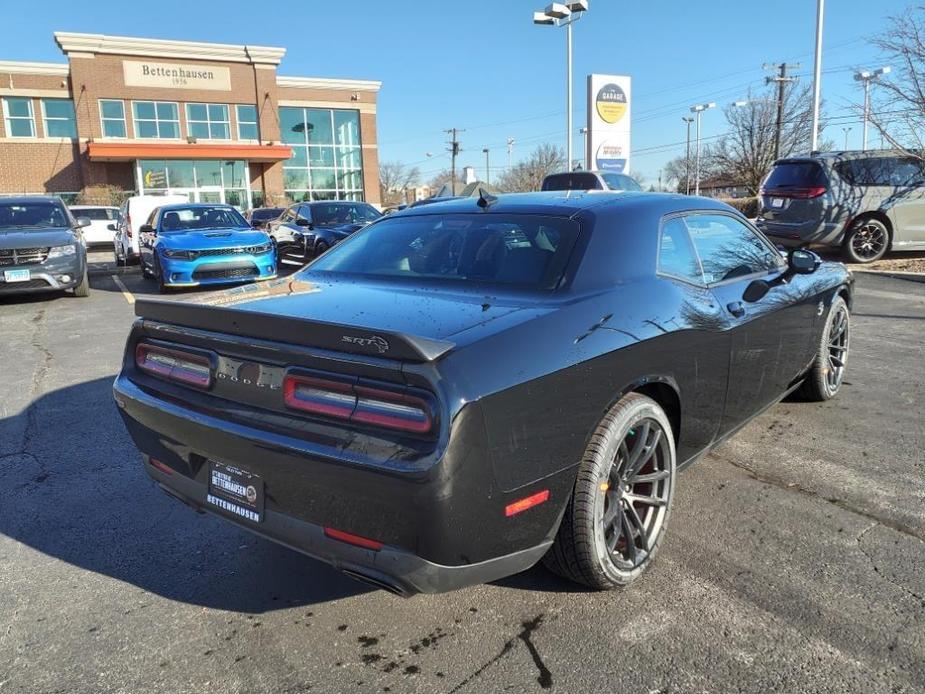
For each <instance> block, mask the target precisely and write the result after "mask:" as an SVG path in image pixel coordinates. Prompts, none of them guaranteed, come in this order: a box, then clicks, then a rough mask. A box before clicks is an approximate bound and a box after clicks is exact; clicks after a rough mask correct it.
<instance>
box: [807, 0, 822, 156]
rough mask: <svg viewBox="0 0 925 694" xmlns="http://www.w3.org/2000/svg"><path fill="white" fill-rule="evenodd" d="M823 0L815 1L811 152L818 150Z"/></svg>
mask: <svg viewBox="0 0 925 694" xmlns="http://www.w3.org/2000/svg"><path fill="white" fill-rule="evenodd" d="M824 18H825V0H816V58H815V61H814V63H813V136H812V147H811V148H810V149H811V151H813V152H815V151H816V150H817V149H818V148H819V101H820V96H821V94H822V20H823V19H824Z"/></svg>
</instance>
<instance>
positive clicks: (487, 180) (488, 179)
mask: <svg viewBox="0 0 925 694" xmlns="http://www.w3.org/2000/svg"><path fill="white" fill-rule="evenodd" d="M488 153H489V149H488V147H485V148H483V149H482V154H484V155H485V183H486V184H488V185H491V169H490V168H489V166H488Z"/></svg>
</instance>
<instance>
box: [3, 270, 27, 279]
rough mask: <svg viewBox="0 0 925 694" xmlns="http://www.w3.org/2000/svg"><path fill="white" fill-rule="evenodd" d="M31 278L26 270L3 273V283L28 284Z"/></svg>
mask: <svg viewBox="0 0 925 694" xmlns="http://www.w3.org/2000/svg"><path fill="white" fill-rule="evenodd" d="M31 277H32V276H31V275H30V274H29V271H28V270H6V271H5V272H4V273H3V280H4V281H5V282H28V281H29V280H30V279H31Z"/></svg>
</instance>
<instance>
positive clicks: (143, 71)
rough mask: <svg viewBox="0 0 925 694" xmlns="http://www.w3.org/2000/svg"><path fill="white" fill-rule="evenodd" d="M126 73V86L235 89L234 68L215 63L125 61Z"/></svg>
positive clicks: (124, 69)
mask: <svg viewBox="0 0 925 694" xmlns="http://www.w3.org/2000/svg"><path fill="white" fill-rule="evenodd" d="M122 74H123V77H124V78H125V86H126V87H162V88H165V89H215V90H217V91H225V92H228V91H231V71H230V70H229V69H228V68H227V67H218V66H215V65H189V64H184V63H163V62H161V61H147V60H146V61H140V60H123V61H122Z"/></svg>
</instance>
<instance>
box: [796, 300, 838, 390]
mask: <svg viewBox="0 0 925 694" xmlns="http://www.w3.org/2000/svg"><path fill="white" fill-rule="evenodd" d="M850 346H851V314H850V312H849V311H848V304H846V303H845V300H844V299H843V298H842V297H840V296H837V297H835V299H834V300H833V301H832V305H831V306H830V307H829V315H828V316H826V319H825V325H823V327H822V330H821V331H820V335H819V347H818V350H817V352H816V358H815V359H814V360H813V365H812V367H810V370H809V373H808V374H806V379H805V380H804V381H803V384H802V385H801V386H800V388H799V390H798V391H797V394H798V395H799V396H800V398H801V399H803V400H809V401H811V402H822V401H823V400H831V399H832V398H834V397H835V396H836V395H837V394H838V391H839V390H840V389H841V384H842V381H843V380H844V377H845V367H846V365H847V362H848V350H849V348H850Z"/></svg>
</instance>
